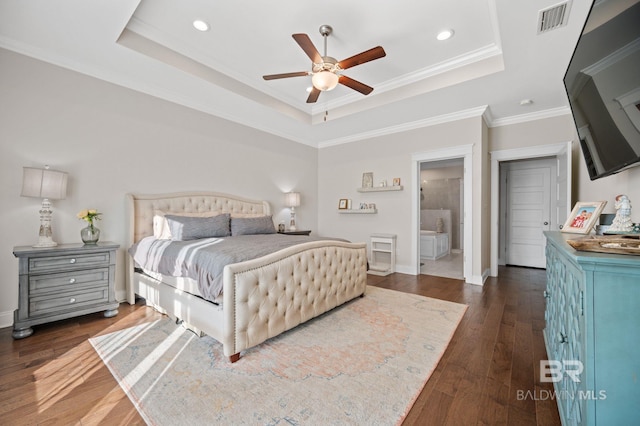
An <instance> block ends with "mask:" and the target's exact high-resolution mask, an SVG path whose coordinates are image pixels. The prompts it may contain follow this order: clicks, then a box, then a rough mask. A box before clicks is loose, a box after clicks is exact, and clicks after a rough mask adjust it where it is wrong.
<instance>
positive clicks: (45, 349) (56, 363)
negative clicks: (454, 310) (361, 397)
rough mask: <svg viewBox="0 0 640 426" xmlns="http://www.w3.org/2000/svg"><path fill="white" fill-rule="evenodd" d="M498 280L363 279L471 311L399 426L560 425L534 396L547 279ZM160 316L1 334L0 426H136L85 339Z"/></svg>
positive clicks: (506, 273)
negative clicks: (20, 335) (30, 333)
mask: <svg viewBox="0 0 640 426" xmlns="http://www.w3.org/2000/svg"><path fill="white" fill-rule="evenodd" d="M499 275H500V276H499V278H489V279H488V280H487V281H486V283H485V285H484V286H474V285H470V284H465V283H463V282H462V281H459V280H453V279H448V278H439V277H431V276H427V275H420V276H412V275H404V274H392V275H389V276H386V277H377V276H371V275H370V276H369V280H368V281H369V285H375V286H379V287H384V288H389V289H394V290H399V291H404V292H408V293H416V294H421V295H424V296H429V297H434V298H438V299H444V300H450V301H453V302H458V303H464V304H467V305H468V306H469V308H468V310H467V312H466V314H465V316H464V318H463V320H462V322H461V323H460V326H459V327H458V329H457V331H456V333H455V335H454V337H453V340H452V341H451V344H450V345H449V346H448V348H447V350H446V352H445V354H444V355H443V358H442V359H441V361H440V363H439V364H438V366H437V368H436V369H435V371H434V372H433V374H432V376H431V378H430V379H429V381H428V382H427V384H426V386H425V387H424V389H423V391H422V392H421V393H420V395H419V397H418V398H417V400H416V402H415V404H414V405H413V408H412V409H411V411H410V412H409V414H408V416H407V417H406V419H405V421H404V425H456V426H457V425H500V424H508V425H545V426H553V425H560V419H559V417H558V412H557V405H556V403H555V401H554V400H553V399H550V398H536V397H535V396H536V395H546V393H544V392H543V393H541V392H540V391H541V390H546V391H549V392H551V391H552V387H551V386H550V384H548V383H540V381H539V379H538V377H539V375H538V374H539V373H538V370H539V360H543V359H547V356H546V352H545V347H544V341H543V337H542V330H543V328H544V298H543V296H542V292H543V290H544V282H545V271H544V270H536V269H527V268H516V267H504V268H501V269H500V271H499ZM159 316H160V314H158V313H156V312H154V311H152V310H151V309H149V308H146V307H144V306H142V305H140V304H138V305H134V306H130V305H128V304H122V305H121V307H120V313H119V315H118V316H117V317H114V318H103V317H102V315H101V314H93V315H86V316H83V317H80V318H75V319H69V320H64V321H58V322H56V323H53V324H46V325H40V326H37V327H35V333H34V334H33V336H31V337H29V338H26V339H23V340H17V341H14V340H13V339H12V337H11V328H4V329H0V423H1V424H4V425H23V424H24V425H35V424H38V425H57V424H60V425H70V424H82V425H89V424H108V425H118V424H144V422H143V420H142V418H141V417H140V416H139V415H138V413H137V411H136V409H135V408H134V407H133V405H132V404H131V402H130V401H129V399H128V398H127V396H126V395H125V394H124V392H123V391H122V390H121V389H120V387H119V385H118V384H117V382H116V381H115V379H114V378H113V377H112V376H111V373H110V372H109V370H108V369H107V368H106V367H105V366H104V364H103V363H102V361H101V360H100V358H99V357H98V355H97V354H96V353H95V352H94V350H93V348H92V346H91V344H90V343H89V342H88V339H89V338H90V337H92V336H96V335H99V334H104V333H109V332H112V331H115V330H118V329H122V328H126V327H131V326H133V325H135V324H139V323H142V322H147V321H150V320H153V319H155V318H158V317H159ZM240 362H242V360H241V361H240ZM523 395H524V396H525V397H523ZM527 395H528V397H527Z"/></svg>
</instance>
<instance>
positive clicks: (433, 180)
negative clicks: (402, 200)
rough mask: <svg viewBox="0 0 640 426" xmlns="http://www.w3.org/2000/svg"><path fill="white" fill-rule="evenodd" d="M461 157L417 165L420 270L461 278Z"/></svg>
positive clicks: (462, 224) (462, 171) (462, 218)
mask: <svg viewBox="0 0 640 426" xmlns="http://www.w3.org/2000/svg"><path fill="white" fill-rule="evenodd" d="M463 166H464V164H463V159H452V160H441V161H429V162H422V163H421V164H420V273H422V274H426V275H434V276H441V277H447V278H455V279H463V248H464V244H463V241H464V238H463V237H464V235H463V229H464V215H463V214H462V212H463V208H464V205H463V199H464V187H463V174H464V167H463Z"/></svg>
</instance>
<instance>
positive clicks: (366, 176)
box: [362, 172, 373, 188]
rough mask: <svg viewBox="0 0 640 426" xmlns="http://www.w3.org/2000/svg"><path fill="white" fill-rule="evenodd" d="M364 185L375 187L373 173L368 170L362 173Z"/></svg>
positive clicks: (365, 186)
mask: <svg viewBox="0 0 640 426" xmlns="http://www.w3.org/2000/svg"><path fill="white" fill-rule="evenodd" d="M362 187H363V188H373V173H372V172H367V173H363V174H362Z"/></svg>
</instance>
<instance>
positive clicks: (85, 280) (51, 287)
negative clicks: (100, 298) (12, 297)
mask: <svg viewBox="0 0 640 426" xmlns="http://www.w3.org/2000/svg"><path fill="white" fill-rule="evenodd" d="M95 286H103V287H108V286H109V268H96V269H86V270H79V271H71V272H60V273H57V274H44V275H30V276H29V296H37V295H39V294H46V293H50V292H52V291H58V292H64V291H76V290H81V289H82V288H86V287H95Z"/></svg>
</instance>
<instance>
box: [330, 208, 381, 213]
mask: <svg viewBox="0 0 640 426" xmlns="http://www.w3.org/2000/svg"><path fill="white" fill-rule="evenodd" d="M338 213H341V214H376V213H378V209H342V210H338Z"/></svg>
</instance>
